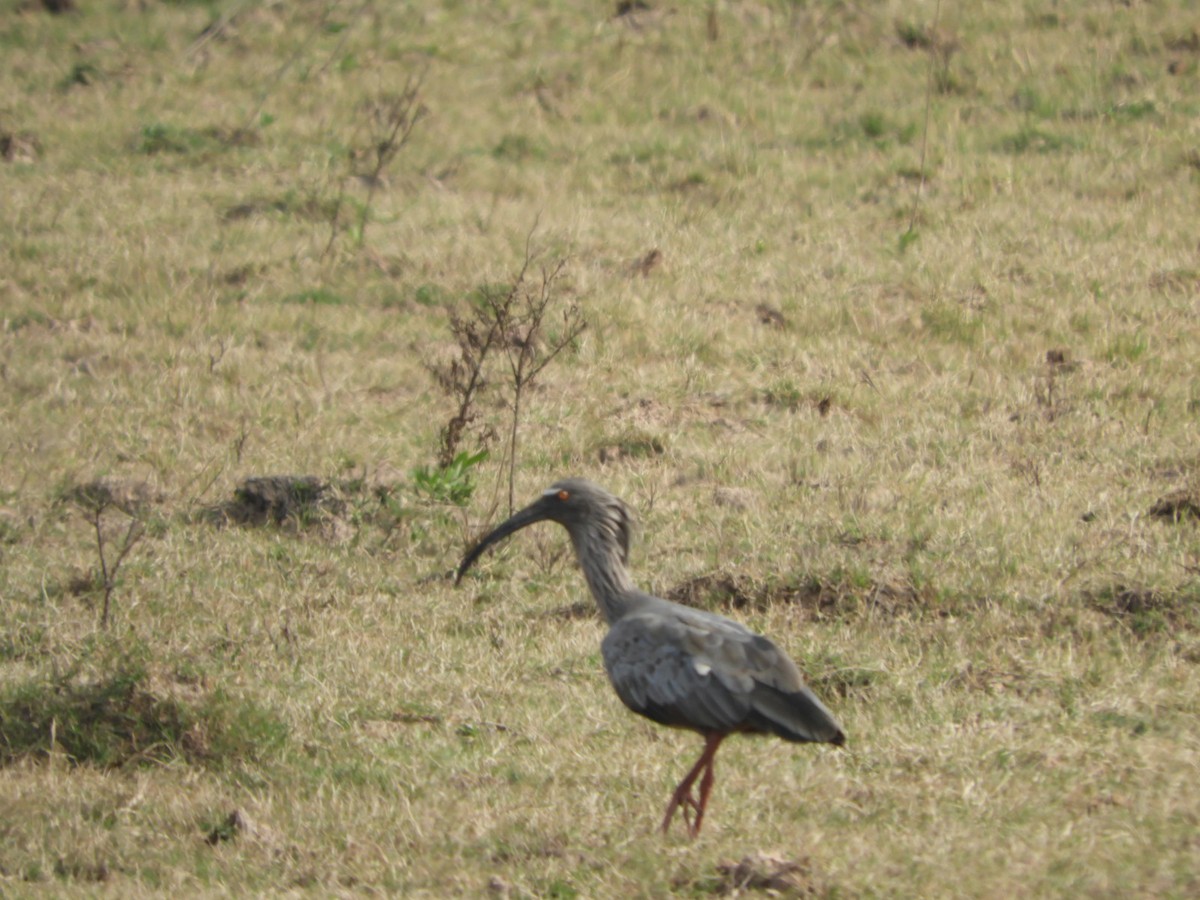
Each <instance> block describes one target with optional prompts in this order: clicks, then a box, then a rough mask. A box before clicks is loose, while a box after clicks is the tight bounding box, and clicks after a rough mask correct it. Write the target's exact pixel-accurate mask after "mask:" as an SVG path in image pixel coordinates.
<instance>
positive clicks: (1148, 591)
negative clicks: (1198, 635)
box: [1085, 584, 1200, 635]
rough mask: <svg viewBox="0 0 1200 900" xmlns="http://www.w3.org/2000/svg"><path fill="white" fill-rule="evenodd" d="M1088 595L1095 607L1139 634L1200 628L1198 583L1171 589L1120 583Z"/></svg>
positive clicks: (1087, 597) (1199, 591)
mask: <svg viewBox="0 0 1200 900" xmlns="http://www.w3.org/2000/svg"><path fill="white" fill-rule="evenodd" d="M1085 599H1086V600H1087V603H1088V605H1089V606H1091V607H1092V608H1093V609H1095V610H1097V611H1099V612H1102V613H1104V614H1105V615H1108V616H1111V617H1112V618H1114V619H1116V620H1118V621H1120V622H1122V623H1124V624H1126V625H1128V626H1129V628H1130V629H1132V630H1133V632H1134V633H1135V634H1140V635H1151V634H1157V633H1160V632H1164V631H1170V632H1178V631H1181V630H1187V631H1194V630H1197V629H1200V590H1198V588H1197V586H1196V585H1195V584H1192V585H1191V586H1184V587H1181V588H1179V589H1176V590H1167V591H1162V590H1155V589H1152V588H1135V587H1126V586H1124V585H1117V586H1115V587H1112V588H1106V589H1104V590H1100V591H1096V592H1093V593H1090V594H1088V595H1086V598H1085Z"/></svg>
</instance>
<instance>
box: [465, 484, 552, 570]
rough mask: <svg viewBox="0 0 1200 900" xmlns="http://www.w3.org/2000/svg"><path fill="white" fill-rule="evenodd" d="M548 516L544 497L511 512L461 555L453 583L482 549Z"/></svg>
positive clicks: (471, 563) (547, 507)
mask: <svg viewBox="0 0 1200 900" xmlns="http://www.w3.org/2000/svg"><path fill="white" fill-rule="evenodd" d="M549 517H550V507H549V501H548V500H547V499H546V498H545V497H543V498H542V499H541V500H538V501H537V502H535V503H531V504H529V505H528V506H527V507H525V508H524V509H522V510H521V511H520V512H516V513H513V515H512V517H511V518H509V519H508V520H506V521H504V522H501V523H500V524H499V525H497V526H496V528H495V529H494V530H493V531H491V532H490V533H489V534H488V535H487V537H485V538H484V539H483V540H481V541H480V542H479V543H478V544H476V545H475V547H474V549H472V550H471V552H470V553H468V554H467V555H466V556H464V557H463V561H462V562H461V563H459V565H458V573H457V574H456V575H455V576H454V583H455V584H458V583H459V582H460V581H462V577H463V575H465V574H466V573H467V569H469V568H471V566H472V565H474V563H475V560H477V559H479V557H480V556H482V555H483V551H484V550H486V549H487V548H488V547H490V546H492V544H495V543H497V542H498V541H502V540H504V539H505V538H506V537H508V536H509V535H510V534H512V533H513V532H514V531H520V530H521V529H522V528H524V527H525V526H526V525H532V524H533V523H534V522H541V521H543V520H544V519H548V518H549Z"/></svg>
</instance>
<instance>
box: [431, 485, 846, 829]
mask: <svg viewBox="0 0 1200 900" xmlns="http://www.w3.org/2000/svg"><path fill="white" fill-rule="evenodd" d="M544 519H550V520H552V521H554V522H558V523H559V524H560V525H562V526H563V527H564V528H566V529H567V532H568V533H569V534H570V535H571V543H572V544H574V546H575V554H576V556H578V558H579V564H580V566H581V568H582V569H583V574H584V577H585V578H586V579H587V583H588V587H590V588H591V590H592V596H593V597H595V598H596V603H597V605H598V606H599V607H600V612H601V614H602V615H603V616H604V620H605V621H606V622H607V623H608V626H609V630H608V634H607V635H606V636H605V638H604V641H603V643H602V644H601V645H600V649H601V652H602V654H603V656H604V668H605V669H606V670H607V671H608V677H609V680H610V681H611V682H612V686H613V687H614V688H615V689H616V691H617V696H619V697H620V698H621V701H622V702H623V703H624V704H625V705H626V706H628V707H629V708H630V709H631V710H633V711H634V712H635V713H638V714H639V715H643V716H646V717H647V718H649V719H653V720H654V721H655V722H659V723H661V724H663V725H669V726H671V727H673V728H689V729H691V730H692V731H696V732H699V733H700V734H701V735H702V736H703V737H704V752H703V753H701V754H700V758H699V759H698V760H697V761H696V764H695V765H694V766H692V768H691V771H689V772H688V773H687V775H686V776H685V777H684V779H683V781H681V782H679V786H678V787H677V788H675V792H674V794H672V795H671V802H670V803H668V804H667V811H666V814H665V815H664V816H663V821H662V830H663V832H664V833H666V831H667V830H668V828H669V827H670V824H671V819H672V817H673V816H674V814H675V811H676V810H677V809H678V810H680V811H681V812H682V815H683V820H684V825H685V826H686V827H687V829H688V833H689V834H690V835H691V836H692V837H695V836H696V835H697V834H699V833H700V825H701V823H702V822H703V821H704V809H705V807H706V806H707V805H708V796H709V793H710V792H711V791H712V786H713V779H714V775H713V759H714V757H715V756H716V754H717V748H718V747H720V746H721V742H722V741H723V740H725V738H727V737H728V736H729V735H730V734H733V733H735V732H741V733H744V734H774V735H778V736H779V737H781V738H783V739H784V740H788V741H796V742H816V743H828V744H839V745H840V744H843V743H845V740H846V735H845V733H844V732H843V731H842V727H841V725H839V724H838V721H837V719H835V718H834V716H833V713H831V712H830V711H829V710H828V709H826V708H825V705H824V704H823V703H821V701H820V700H818V699H817V698H816V696H815V695H814V694H813V693H812V691H810V690H809V689H808V688H807V687H806V686H805V684H804V681H803V680H802V679H801V677H800V672H799V671H798V670H797V669H796V665H795V663H793V662H792V661H791V660H790V659H788V657H787V655H786V654H785V653H784V652H783V651H782V650H780V649H779V648H778V647H776V646H775V644H774V643H772V642H771V641H770V640H769V639H767V638H765V637H763V636H762V635H759V634H755V633H754V632H752V631H750V630H748V629H747V628H745V627H744V626H742V625H739V624H738V623H737V622H734V621H732V620H731V619H727V618H725V617H724V616H718V615H715V614H714V613H709V612H704V611H703V610H699V609H692V608H691V607H688V606H681V605H680V604H678V603H672V602H671V601H669V600H663V599H662V598H661V597H654V596H651V595H650V594H647V593H645V592H644V591H640V590H638V589H637V588H636V587H635V586H634V583H633V578H632V577H631V576H630V574H629V569H628V568H626V566H627V563H628V561H629V538H630V531H631V529H632V525H633V515H632V513H631V512H630V510H629V508H628V507H627V506H626V505H625V504H624V503H623V502H621V500H620V499H618V498H617V497H614V496H613V495H612V494H610V493H609V492H608V491H606V490H604V489H603V488H602V487H600V486H598V485H596V484H593V483H592V482H590V481H587V480H585V479H582V478H568V479H566V480H565V481H559V482H557V483H555V484H553V485H551V486H550V487H549V488H548V489H547V490H546V491H545V492H544V493H543V494H542V496H541V499H539V500H538V501H537V502H535V503H532V504H530V505H529V506H527V507H525V508H524V509H523V510H521V511H520V512H518V513H516V514H515V515H513V516H512V518H510V519H508V520H507V521H506V522H504V523H503V524H501V525H500V526H499V527H497V528H496V529H495V530H494V531H492V532H491V533H490V534H488V535H487V536H486V537H485V538H483V540H481V541H480V542H479V543H478V544H477V545H476V546H475V548H474V549H473V550H471V552H470V553H468V554H467V555H466V556H465V557H464V558H463V561H462V563H461V564H460V565H459V567H458V576H457V578H456V580H455V583H457V582H458V581H460V580H461V579H462V577H463V575H464V574H465V573H466V571H467V570H468V569H469V568H471V565H472V564H473V563H474V562H475V560H477V559H478V558H479V556H480V555H481V554H482V553H483V551H484V550H486V549H487V548H488V547H490V546H491V545H492V544H494V543H496V542H497V541H499V540H502V539H503V538H505V537H507V536H508V535H510V534H512V533H513V532H515V531H519V530H520V529H522V528H524V527H525V526H527V525H532V524H533V523H534V522H540V521H542V520H544ZM697 778H700V796H699V799H697V798H696V797H695V795H694V794H693V793H692V786H693V785H694V784H695V782H696V779H697ZM689 810H691V811H694V812H695V819H694V820H692V819H690V817H689Z"/></svg>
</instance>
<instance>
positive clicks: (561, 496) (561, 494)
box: [555, 491, 571, 500]
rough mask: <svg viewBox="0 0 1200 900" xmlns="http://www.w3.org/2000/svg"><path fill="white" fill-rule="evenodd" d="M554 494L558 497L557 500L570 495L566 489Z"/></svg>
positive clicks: (564, 498)
mask: <svg viewBox="0 0 1200 900" xmlns="http://www.w3.org/2000/svg"><path fill="white" fill-rule="evenodd" d="M555 496H556V497H558V499H559V500H566V499H567V498H568V497H570V496H571V495H570V493H569V492H567V491H559V492H558V493H557V494H555Z"/></svg>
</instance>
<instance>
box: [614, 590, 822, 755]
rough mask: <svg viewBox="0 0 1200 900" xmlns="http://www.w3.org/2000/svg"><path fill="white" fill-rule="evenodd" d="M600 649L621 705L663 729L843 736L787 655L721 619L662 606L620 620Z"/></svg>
mask: <svg viewBox="0 0 1200 900" xmlns="http://www.w3.org/2000/svg"><path fill="white" fill-rule="evenodd" d="M601 649H602V651H603V655H604V665H605V668H606V669H607V670H608V675H609V678H610V680H611V681H612V684H613V687H614V688H615V689H616V691H617V694H618V696H620V698H621V700H622V702H624V703H625V705H626V706H628V707H629V708H630V709H632V710H633V711H634V712H636V713H640V714H641V715H644V716H647V717H649V718H651V719H654V720H655V721H657V722H661V723H663V724H665V725H673V726H678V727H685V728H693V729H696V730H697V731H763V732H771V733H774V734H778V735H780V736H781V737H784V738H787V739H789V740H794V741H832V742H834V743H840V742H841V740H842V739H843V737H842V731H841V727H840V726H839V725H838V724H837V721H836V720H835V719H834V717H833V715H832V714H831V713H830V712H829V710H827V709H826V708H825V707H824V706H823V705H822V704H821V702H820V701H819V700H817V698H816V697H815V696H814V695H813V694H812V692H811V691H809V690H808V688H806V687H805V686H804V683H803V681H802V680H801V678H800V673H799V672H798V671H797V670H796V666H795V665H794V664H793V663H792V661H791V660H790V659H788V657H787V655H786V654H784V653H783V652H782V651H781V650H779V648H778V647H776V646H775V645H774V644H773V643H771V641H770V640H768V639H767V638H765V637H762V636H761V635H757V634H754V633H753V632H751V631H749V630H747V629H746V628H744V627H742V626H741V625H739V624H737V623H736V622H733V621H731V620H729V619H725V618H723V617H721V616H713V615H710V614H707V613H703V612H700V611H699V610H690V609H687V608H686V607H678V606H675V605H673V604H672V605H669V606H668V605H666V604H664V606H663V607H660V608H656V609H651V610H646V611H643V612H638V613H634V614H632V615H628V616H626V617H624V618H622V619H621V620H619V621H618V622H617V623H616V624H614V626H613V628H612V630H611V631H609V633H608V635H607V637H605V639H604V643H603V645H602V648H601Z"/></svg>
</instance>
